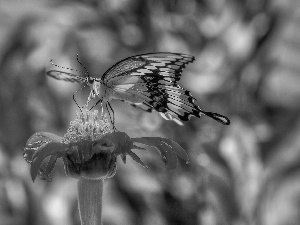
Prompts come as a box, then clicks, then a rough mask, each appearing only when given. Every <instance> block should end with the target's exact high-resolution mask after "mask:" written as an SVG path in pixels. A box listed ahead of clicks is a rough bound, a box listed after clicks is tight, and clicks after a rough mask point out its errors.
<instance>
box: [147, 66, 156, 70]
mask: <svg viewBox="0 0 300 225" xmlns="http://www.w3.org/2000/svg"><path fill="white" fill-rule="evenodd" d="M145 68H147V69H149V70H156V69H157V67H155V66H153V65H149V66H145Z"/></svg>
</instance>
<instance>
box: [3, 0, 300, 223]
mask: <svg viewBox="0 0 300 225" xmlns="http://www.w3.org/2000/svg"><path fill="white" fill-rule="evenodd" d="M299 37H300V2H299V1H298V0H286V1H280V0H187V1H179V0H177V1H174V0H172V1H167V0H149V1H147V0H77V1H75V0H74V1H71V0H69V1H67V0H65V1H63V0H54V1H51V0H27V1H24V0H1V1H0V224H1V225H19V224H20V225H42V224H43V225H58V224H62V225H73V224H74V225H79V224H80V222H79V217H78V212H77V202H76V181H75V180H72V179H70V178H66V177H65V174H64V168H63V164H62V162H58V164H57V166H56V168H55V170H54V172H53V175H52V177H53V181H52V182H51V183H49V182H45V181H41V180H36V182H35V183H32V181H31V178H30V175H29V165H28V164H26V162H25V160H24V159H23V158H22V151H23V147H24V146H25V143H26V140H27V139H28V138H29V137H30V136H31V135H32V134H33V133H35V132H38V131H48V132H53V133H56V134H59V135H63V134H64V133H65V132H66V130H67V128H68V125H69V123H70V121H71V120H73V119H74V118H75V114H76V111H78V108H77V107H76V105H75V103H74V102H73V100H72V94H73V92H75V91H76V90H77V89H79V88H80V86H78V85H76V84H72V83H70V84H69V83H67V82H60V81H56V80H54V79H51V78H49V77H46V76H45V71H47V70H49V69H54V68H53V66H51V64H50V59H53V61H54V62H55V63H56V64H58V65H60V66H65V67H71V68H73V69H78V70H82V69H83V68H82V67H80V65H79V64H78V63H77V61H76V54H77V53H78V54H79V57H80V60H81V61H82V62H83V64H84V65H85V66H86V67H87V68H88V70H89V73H90V74H91V76H93V77H101V76H102V74H103V73H104V72H105V71H106V70H107V69H108V68H109V67H110V66H112V65H113V64H114V63H116V62H117V61H119V60H121V59H123V58H125V57H128V56H131V55H135V54H141V53H147V52H158V51H170V52H182V53H188V54H191V55H194V56H195V57H196V61H195V62H194V63H192V64H189V65H188V66H187V68H186V69H185V70H184V73H183V76H182V79H181V81H180V84H181V85H182V86H183V87H185V88H186V89H188V90H190V91H191V92H192V93H193V96H194V97H195V98H196V99H198V102H197V103H198V104H199V105H200V107H201V108H202V109H204V110H207V111H214V112H218V113H220V114H223V115H226V116H228V117H229V118H230V119H231V125H230V126H223V125H221V124H219V123H217V122H215V121H214V120H212V119H209V118H207V117H204V116H203V117H202V118H201V119H198V118H192V119H191V120H190V121H189V122H187V123H185V126H183V127H180V126H178V125H177V124H175V123H174V122H170V121H165V120H163V119H162V118H161V117H160V116H159V115H158V114H156V113H152V114H149V113H146V112H143V111H141V110H139V109H136V108H132V107H130V106H129V105H126V104H125V103H121V102H117V101H115V102H113V103H112V105H113V108H114V110H115V114H116V126H117V129H119V130H121V131H125V132H127V133H128V134H129V135H130V136H131V137H140V136H162V137H167V138H170V139H173V140H175V141H177V142H178V143H180V144H181V145H182V147H184V148H185V149H186V150H187V152H188V154H189V156H190V158H191V162H190V163H189V164H188V165H186V164H185V163H184V162H183V161H182V160H180V165H179V167H178V168H177V169H176V170H175V171H173V172H170V173H167V172H166V171H164V167H163V163H162V162H161V160H160V156H159V154H158V153H157V152H141V153H140V152H138V154H139V156H140V157H141V158H142V160H143V161H144V162H145V163H146V164H147V165H148V166H149V167H150V169H149V170H145V169H143V168H142V167H140V166H139V165H138V164H137V163H135V162H134V161H132V160H130V159H128V161H127V164H126V165H124V164H123V163H122V162H121V161H119V162H118V171H117V175H116V176H115V177H113V178H112V179H109V180H107V181H106V182H105V190H104V203H103V204H104V205H103V207H104V208H103V210H104V211H103V219H104V225H121V224H122V225H154V224H155V225H182V224H185V225H195V224H197V225H256V224H258V225H260V224H261V225H298V224H300V116H299V115H300V113H299V109H300V107H299V106H300V39H299ZM88 92H89V90H88V89H86V90H84V91H82V92H80V93H79V94H77V100H78V102H79V103H82V104H83V103H84V102H85V100H86V98H87V96H88ZM98 109H100V107H99V106H98Z"/></svg>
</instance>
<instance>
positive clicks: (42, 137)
mask: <svg viewBox="0 0 300 225" xmlns="http://www.w3.org/2000/svg"><path fill="white" fill-rule="evenodd" d="M61 140H62V138H61V137H59V136H57V135H55V134H51V133H48V132H38V133H35V134H33V135H32V136H31V137H30V138H29V139H28V141H27V143H26V146H25V148H24V153H23V157H24V159H25V160H26V162H28V163H31V162H32V160H33V155H34V154H35V153H36V151H37V150H38V149H39V148H41V147H43V146H44V145H46V144H47V143H50V142H61Z"/></svg>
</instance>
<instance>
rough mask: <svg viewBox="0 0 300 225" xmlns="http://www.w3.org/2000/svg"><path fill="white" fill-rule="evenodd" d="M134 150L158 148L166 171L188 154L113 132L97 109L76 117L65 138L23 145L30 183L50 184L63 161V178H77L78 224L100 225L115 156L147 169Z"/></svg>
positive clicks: (34, 139) (40, 137) (44, 137)
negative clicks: (58, 164)
mask: <svg viewBox="0 0 300 225" xmlns="http://www.w3.org/2000/svg"><path fill="white" fill-rule="evenodd" d="M133 149H157V150H158V151H159V152H160V154H161V157H162V161H163V162H164V163H165V166H166V169H167V170H173V169H175V168H176V166H177V164H178V160H177V156H179V157H181V158H183V159H184V160H185V161H186V162H188V155H187V154H186V152H185V151H184V149H183V148H181V146H180V145H179V144H177V143H176V142H175V141H172V140H169V139H166V138H160V137H142V138H130V137H129V136H128V135H127V134H126V133H124V132H112V130H111V129H110V123H109V121H108V120H107V119H106V116H104V115H101V118H98V111H97V110H95V111H93V112H90V111H88V110H87V109H84V110H83V111H82V112H81V114H77V116H76V119H75V121H72V122H71V124H70V127H69V129H68V131H67V133H66V134H65V135H64V137H59V136H57V135H55V134H51V133H47V132H39V133H35V134H34V135H32V136H31V137H30V138H29V139H28V141H27V143H26V147H25V149H24V158H25V160H26V161H27V162H28V163H30V164H31V168H30V173H31V178H32V181H33V182H34V181H35V179H36V177H37V175H40V177H41V179H44V180H47V181H51V178H50V174H51V172H52V170H53V168H54V166H55V163H56V160H57V159H58V158H62V159H63V161H64V165H65V172H66V175H67V176H70V177H72V178H75V179H78V182H77V190H78V208H79V214H80V220H81V224H82V225H90V224H102V193H103V180H104V179H106V178H110V177H112V176H114V175H115V173H116V170H117V164H116V162H117V156H119V155H120V156H121V158H122V160H123V162H124V163H126V155H129V156H130V157H131V158H132V159H133V160H135V161H136V162H138V163H139V164H141V165H142V166H143V167H145V168H147V166H146V165H145V164H144V163H143V161H142V160H141V159H140V158H139V157H138V156H137V155H136V154H135V153H134V152H133V151H132V150H133ZM176 155H177V156H176ZM45 162H46V163H45Z"/></svg>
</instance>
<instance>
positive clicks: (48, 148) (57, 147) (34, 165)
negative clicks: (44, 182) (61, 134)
mask: <svg viewBox="0 0 300 225" xmlns="http://www.w3.org/2000/svg"><path fill="white" fill-rule="evenodd" d="M67 149H68V146H67V145H65V144H63V143H57V142H50V143H47V144H44V145H42V146H41V147H40V148H38V149H37V150H36V152H35V153H34V155H33V157H32V162H31V168H30V174H31V178H32V181H33V182H34V180H35V179H36V176H37V174H38V172H39V169H40V166H41V165H42V163H43V161H44V160H45V159H46V158H47V157H48V156H50V155H58V154H59V153H60V154H61V153H62V152H63V151H66V150H67Z"/></svg>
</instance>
